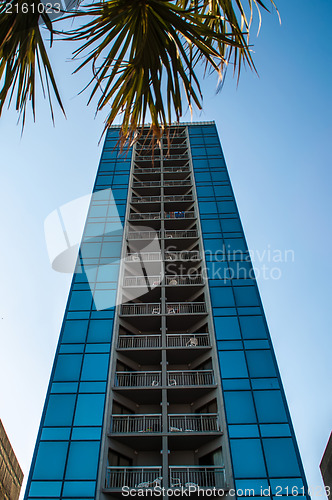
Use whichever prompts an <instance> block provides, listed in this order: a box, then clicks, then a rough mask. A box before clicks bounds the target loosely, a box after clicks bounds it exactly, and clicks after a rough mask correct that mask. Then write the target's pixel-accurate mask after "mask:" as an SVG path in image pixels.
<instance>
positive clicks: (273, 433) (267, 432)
mask: <svg viewBox="0 0 332 500" xmlns="http://www.w3.org/2000/svg"><path fill="white" fill-rule="evenodd" d="M260 429H261V434H262V437H287V436H291V432H290V428H289V425H288V424H262V425H260Z"/></svg>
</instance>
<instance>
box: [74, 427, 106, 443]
mask: <svg viewBox="0 0 332 500" xmlns="http://www.w3.org/2000/svg"><path fill="white" fill-rule="evenodd" d="M71 439H72V441H96V440H99V439H101V427H74V428H73V432H72V435H71Z"/></svg>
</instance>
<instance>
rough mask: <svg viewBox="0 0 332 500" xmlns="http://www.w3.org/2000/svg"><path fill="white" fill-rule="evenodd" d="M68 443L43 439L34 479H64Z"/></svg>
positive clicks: (40, 444)
mask: <svg viewBox="0 0 332 500" xmlns="http://www.w3.org/2000/svg"><path fill="white" fill-rule="evenodd" d="M67 448H68V443H66V442H63V441H59V442H52V441H50V442H47V441H41V442H40V443H39V447H38V453H37V458H36V463H35V468H34V473H33V479H49V480H52V479H62V477H63V472H64V468H65V461H66V455H67Z"/></svg>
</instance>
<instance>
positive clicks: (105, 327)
mask: <svg viewBox="0 0 332 500" xmlns="http://www.w3.org/2000/svg"><path fill="white" fill-rule="evenodd" d="M112 329H113V321H112V320H106V319H100V320H94V321H90V325H89V332H88V342H110V341H111V339H112Z"/></svg>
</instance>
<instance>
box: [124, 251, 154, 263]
mask: <svg viewBox="0 0 332 500" xmlns="http://www.w3.org/2000/svg"><path fill="white" fill-rule="evenodd" d="M141 260H142V261H143V262H150V261H158V260H161V253H160V252H141V253H140V254H138V253H130V254H128V255H126V257H125V262H141Z"/></svg>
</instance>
